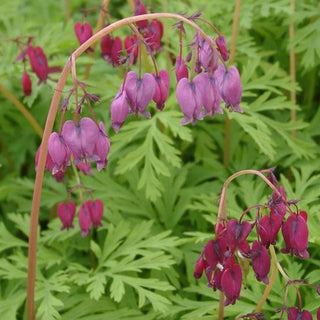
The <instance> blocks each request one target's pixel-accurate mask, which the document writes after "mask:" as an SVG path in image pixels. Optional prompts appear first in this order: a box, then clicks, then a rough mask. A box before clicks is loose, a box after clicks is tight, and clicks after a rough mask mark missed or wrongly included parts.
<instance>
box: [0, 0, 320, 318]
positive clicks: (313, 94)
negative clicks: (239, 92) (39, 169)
mask: <svg viewBox="0 0 320 320" xmlns="http://www.w3.org/2000/svg"><path fill="white" fill-rule="evenodd" d="M148 4H149V6H150V7H152V8H153V10H154V11H158V12H160V11H164V10H166V11H169V12H184V13H188V14H192V13H194V12H195V11H198V10H200V11H202V12H203V17H205V18H206V19H208V20H209V21H212V22H213V23H214V24H216V25H217V27H218V28H219V29H220V30H221V32H222V33H223V34H225V35H226V37H227V39H228V44H229V45H230V39H231V25H232V19H233V11H234V1H223V0H212V1H210V4H209V2H208V1H206V0H197V1H192V0H190V1H163V2H162V1H149V2H148ZM70 5H71V8H70V9H71V14H72V18H71V20H67V18H66V14H65V3H64V1H52V0H48V1H40V0H32V1H25V0H1V2H0V13H1V14H0V37H1V41H0V83H1V84H2V85H3V86H5V87H6V88H7V89H8V90H10V91H11V92H12V93H13V94H14V95H15V96H16V98H18V99H19V100H20V101H21V102H23V104H24V105H25V106H27V108H28V109H29V111H30V112H31V113H32V114H33V116H34V117H35V118H36V119H37V121H38V122H39V123H40V124H41V126H44V123H45V119H46V115H47V112H48V107H49V104H50V99H51V96H52V94H53V92H54V88H55V82H54V81H52V80H49V81H48V82H47V83H46V84H44V85H41V86H39V87H38V86H35V85H34V87H33V89H34V90H33V93H32V95H31V96H30V97H28V98H23V95H22V90H21V87H20V78H21V75H22V73H23V67H22V64H18V63H16V62H15V57H16V56H17V54H18V50H17V47H16V45H15V44H14V43H13V42H9V41H4V38H16V37H19V36H21V35H27V36H29V35H33V36H34V39H35V43H36V44H37V45H41V46H43V47H44V48H45V53H46V54H47V55H48V57H51V58H50V60H49V61H50V64H51V65H59V66H63V65H64V64H65V62H66V61H67V59H68V57H69V55H70V53H71V52H72V51H73V50H74V49H75V48H76V47H77V41H76V37H75V35H74V32H73V24H74V22H75V21H77V20H79V19H81V12H80V9H81V8H85V7H87V8H89V7H93V6H98V5H99V3H98V2H96V1H93V0H91V1H80V0H75V1H70ZM109 11H110V13H111V15H112V16H113V18H112V19H113V20H115V19H119V18H121V17H126V16H129V15H130V14H131V13H130V8H129V6H128V4H127V2H125V1H120V0H111V3H110V7H109ZM97 17H98V13H97V12H93V13H90V14H89V16H88V20H89V21H91V23H92V25H95V23H96V20H97ZM291 22H293V23H294V25H295V28H296V34H295V37H294V38H293V39H291V40H290V39H289V33H288V29H289V24H290V23H291ZM164 23H165V26H166V31H165V41H164V44H163V46H164V52H162V53H160V54H159V56H158V58H157V61H158V64H159V66H160V67H165V66H169V68H172V65H171V62H170V59H169V56H168V52H173V53H174V54H176V53H177V52H178V36H177V34H176V31H175V30H174V28H172V21H165V22H164ZM203 27H204V29H205V30H206V31H208V32H211V31H210V29H209V28H208V27H207V26H205V25H204V26H203ZM128 32H129V30H126V29H123V30H121V31H120V32H119V35H122V36H124V35H125V34H127V33H128ZM192 37H193V31H192V30H190V29H187V35H186V41H185V44H187V43H188V42H189V41H191V39H192ZM291 46H294V48H295V52H296V64H297V70H296V72H297V74H296V77H297V83H294V84H293V83H291V81H290V77H289V48H290V47H291ZM185 50H186V49H185ZM185 52H186V51H185ZM88 62H93V68H92V71H91V75H90V78H89V80H88V81H87V83H88V84H89V85H90V86H91V91H93V92H94V93H95V94H97V95H98V96H99V97H100V98H101V102H100V103H97V104H96V105H95V110H96V112H97V115H98V117H99V118H100V119H102V120H103V121H104V122H105V123H106V124H110V103H111V100H112V99H113V97H114V95H115V94H116V91H117V88H118V87H119V85H120V83H121V81H122V76H123V70H119V71H118V70H116V69H113V68H112V67H111V66H110V65H107V64H106V63H105V62H104V61H103V60H102V59H101V58H100V57H99V54H98V53H96V55H95V59H94V60H92V59H91V58H89V57H88V56H87V55H84V56H83V57H81V58H80V59H79V61H78V63H77V66H78V67H77V68H78V76H79V78H80V79H81V74H82V73H83V72H84V68H85V65H86V64H87V63H88ZM319 64H320V17H319V7H318V2H317V1H315V0H304V1H297V3H296V10H295V13H294V14H291V11H290V2H289V0H281V1H278V0H270V1H264V0H255V1H254V0H243V1H242V2H241V12H240V25H239V30H238V41H237V47H236V65H237V66H238V68H239V70H240V73H241V77H242V84H243V88H244V92H243V99H242V101H243V102H242V107H243V109H244V111H245V112H244V114H243V115H241V114H236V113H232V114H231V113H229V114H228V116H230V118H231V119H232V130H231V146H230V166H229V168H226V167H225V166H224V164H223V152H224V132H225V119H226V116H225V115H224V116H221V115H217V116H216V118H215V119H213V120H205V121H202V122H198V124H197V125H196V126H195V127H191V126H184V127H182V126H180V124H179V121H180V119H181V117H182V116H181V113H180V108H179V106H178V104H177V102H176V99H175V81H174V75H173V73H171V77H172V81H171V83H172V85H171V86H172V88H171V90H170V97H169V99H168V102H167V103H166V107H165V109H164V111H163V112H154V115H153V117H152V119H151V120H147V119H133V118H132V120H130V121H129V123H128V122H127V123H126V124H125V125H124V126H123V127H122V129H121V130H120V133H119V134H117V135H115V134H114V133H113V131H112V130H111V128H110V127H109V128H107V132H108V134H109V136H110V138H111V153H110V156H109V164H108V167H107V168H106V169H105V170H104V171H103V172H101V173H99V174H98V173H97V172H95V173H94V175H93V176H86V177H84V178H83V182H84V184H85V185H86V186H88V187H90V188H92V189H93V190H94V193H93V194H94V196H95V198H100V199H102V200H103V202H104V205H105V213H104V218H103V227H102V228H101V229H99V230H98V231H97V232H95V233H94V234H93V235H92V237H90V238H89V237H87V238H81V236H80V232H79V227H78V226H76V227H75V228H74V229H72V230H69V231H68V232H67V231H63V232H61V231H60V221H58V218H57V215H56V206H57V204H58V203H59V202H61V201H64V200H65V199H66V194H67V190H66V185H64V184H61V183H60V184H59V183H56V182H55V181H54V180H53V179H52V178H51V177H50V176H49V175H46V177H45V182H44V189H43V196H42V206H41V217H40V219H41V223H40V226H39V234H40V242H39V244H38V270H37V284H36V299H37V319H43V320H54V319H66V320H73V319H74V320H76V319H77V320H80V319H86V320H95V319H108V320H116V319H122V320H127V319H128V320H129V319H130V320H134V319H139V320H152V319H183V320H193V319H215V318H216V317H217V314H216V311H217V307H218V299H219V295H218V293H215V292H213V291H212V290H210V289H208V288H207V287H206V281H205V279H203V278H202V279H201V280H200V281H196V280H195V279H194V278H193V268H194V262H195V261H196V259H197V257H198V255H199V253H200V251H201V250H202V246H203V245H204V243H205V241H206V240H208V239H210V237H212V232H213V224H214V223H215V219H216V213H217V201H218V197H219V193H220V190H221V187H222V184H223V182H224V180H225V179H226V178H227V177H228V176H229V175H230V174H232V173H234V172H235V171H239V170H242V169H248V168H255V169H258V170H259V169H263V168H267V167H273V166H277V170H276V173H277V174H278V175H279V176H280V178H281V183H282V184H284V186H285V187H286V190H287V192H288V197H289V198H294V199H301V200H302V201H301V207H302V209H305V210H307V211H308V213H309V220H308V225H309V229H310V254H311V257H312V258H311V259H310V260H308V261H300V260H297V259H295V258H290V257H285V256H281V255H279V259H280V260H281V262H282V263H283V265H284V266H285V267H286V270H287V272H288V274H289V275H290V276H291V277H292V278H294V279H298V278H301V279H302V278H308V280H309V282H318V283H319V282H320V273H319V271H318V270H319V266H320V252H319V245H320V235H319V225H320V214H319V212H320V201H319V195H320V173H319V164H320V162H319V151H320V148H319V139H320V126H319V121H320V109H319V92H320V90H319V89H320V81H319V80H320V79H319V78H320V77H319V70H320V69H319ZM57 77H58V75H57V74H54V75H53V78H54V79H57ZM33 82H34V84H35V83H36V79H35V78H34V79H33ZM290 90H296V92H297V103H296V104H295V103H293V102H292V101H290V94H289V92H290ZM0 105H1V107H0V144H1V154H0V164H1V167H0V178H1V182H0V200H1V206H0V210H1V211H0V217H1V222H0V257H1V258H0V279H1V282H0V314H1V318H3V319H6V320H14V319H23V318H24V303H25V291H26V272H27V246H28V243H27V239H28V228H29V215H30V208H31V198H32V191H33V184H34V176H35V172H34V155H35V152H36V149H37V147H38V145H39V143H40V140H39V137H38V136H37V134H36V133H35V132H34V131H33V129H32V128H31V127H30V125H29V123H28V122H27V121H26V120H25V118H24V117H23V116H22V115H21V114H20V113H19V112H18V111H17V110H16V109H15V108H14V107H13V105H12V104H11V102H9V101H8V100H7V99H6V98H5V97H4V96H3V95H1V94H0ZM154 109H155V108H154ZM293 109H295V110H297V120H296V121H294V122H292V121H291V120H290V112H291V110H293ZM293 130H295V131H296V137H293V136H292V135H291V132H292V131H293ZM69 179H71V180H70V184H71V185H72V184H76V181H73V180H72V179H73V178H72V177H70V178H69ZM268 195H269V190H267V188H266V187H265V186H264V185H263V183H262V182H260V181H257V179H256V178H251V177H249V178H248V177H246V178H240V179H238V181H237V182H235V183H233V185H232V188H231V190H230V191H229V198H228V201H229V206H228V208H229V209H228V210H229V215H230V216H234V217H237V216H238V215H239V214H240V213H241V212H242V211H243V210H244V209H245V208H246V207H248V206H250V205H252V204H256V203H259V202H263V201H267V199H268ZM76 197H77V195H76V193H75V194H74V198H75V199H76ZM263 290H264V285H262V284H261V283H258V282H257V281H256V280H255V278H254V275H253V274H252V273H249V274H248V276H247V279H246V289H245V290H242V299H241V300H240V301H238V302H237V304H236V305H235V306H231V307H230V306H229V307H228V308H226V311H225V312H226V317H227V318H229V319H233V318H234V317H235V316H237V315H240V314H246V313H249V312H252V310H253V309H254V307H255V304H256V303H257V301H258V298H257V297H258V296H259V295H261V294H262V292H263ZM283 292H284V282H283V281H282V280H281V279H279V278H278V279H277V281H276V283H275V285H274V287H273V289H272V292H271V294H270V296H269V299H268V301H267V303H266V304H265V305H264V312H265V314H266V316H267V318H268V319H269V318H270V319H276V318H277V316H278V315H277V314H275V313H274V310H275V309H277V308H279V307H281V303H282V302H281V301H282V300H281V299H282V294H283ZM295 300H296V295H295V293H294V292H290V294H289V301H290V302H291V304H292V305H294V303H295ZM303 300H304V303H305V308H306V309H309V310H310V311H312V312H313V313H314V312H315V310H316V308H317V307H318V306H319V301H320V299H319V297H316V293H315V292H314V291H313V290H303Z"/></svg>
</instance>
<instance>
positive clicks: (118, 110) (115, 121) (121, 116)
mask: <svg viewBox="0 0 320 320" xmlns="http://www.w3.org/2000/svg"><path fill="white" fill-rule="evenodd" d="M128 114H129V107H128V102H127V94H126V92H125V91H122V86H121V87H120V90H119V92H118V94H117V95H116V96H115V98H114V99H113V101H112V103H111V126H112V128H113V130H114V131H115V132H117V133H118V131H119V129H120V128H121V126H122V124H123V123H124V122H125V120H126V118H127V116H128Z"/></svg>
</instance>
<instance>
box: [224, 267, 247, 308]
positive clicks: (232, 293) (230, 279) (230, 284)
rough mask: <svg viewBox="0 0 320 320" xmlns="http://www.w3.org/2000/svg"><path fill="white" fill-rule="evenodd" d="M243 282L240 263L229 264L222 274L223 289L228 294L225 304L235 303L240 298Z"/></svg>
mask: <svg viewBox="0 0 320 320" xmlns="http://www.w3.org/2000/svg"><path fill="white" fill-rule="evenodd" d="M241 282H242V273H241V268H240V266H239V265H238V264H235V263H234V264H232V265H229V266H227V267H226V268H225V269H224V270H223V272H222V276H221V290H222V291H223V293H224V294H225V296H226V301H225V302H224V305H225V306H227V305H229V304H235V303H236V300H237V299H240V291H241Z"/></svg>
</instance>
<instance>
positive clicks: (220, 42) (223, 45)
mask: <svg viewBox="0 0 320 320" xmlns="http://www.w3.org/2000/svg"><path fill="white" fill-rule="evenodd" d="M216 45H217V48H218V51H219V52H220V54H221V57H222V59H223V60H224V61H227V60H229V54H228V48H227V42H226V37H225V36H222V35H221V36H219V37H218V38H216Z"/></svg>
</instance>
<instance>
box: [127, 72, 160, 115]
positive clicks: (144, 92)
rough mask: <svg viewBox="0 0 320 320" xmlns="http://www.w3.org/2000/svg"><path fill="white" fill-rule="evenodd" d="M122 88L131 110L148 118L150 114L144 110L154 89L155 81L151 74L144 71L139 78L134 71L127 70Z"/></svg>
mask: <svg viewBox="0 0 320 320" xmlns="http://www.w3.org/2000/svg"><path fill="white" fill-rule="evenodd" d="M124 89H125V91H126V94H127V98H128V102H129V105H130V108H131V110H132V112H134V113H135V114H136V115H138V114H139V113H141V114H142V115H144V116H145V117H147V118H150V117H151V115H150V113H149V112H147V111H146V107H147V106H148V104H149V103H150V102H151V100H152V98H153V96H154V93H155V91H156V82H155V80H154V78H153V76H152V74H150V73H146V74H144V76H143V78H142V79H140V78H139V77H138V75H137V73H136V72H134V71H130V72H128V74H127V78H126V83H125V86H124Z"/></svg>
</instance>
